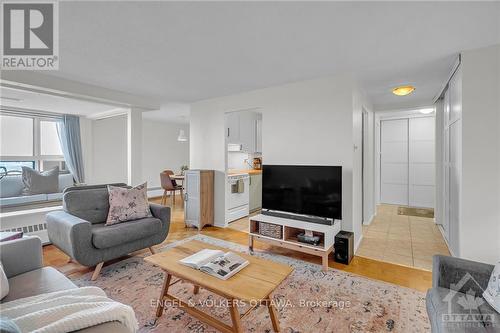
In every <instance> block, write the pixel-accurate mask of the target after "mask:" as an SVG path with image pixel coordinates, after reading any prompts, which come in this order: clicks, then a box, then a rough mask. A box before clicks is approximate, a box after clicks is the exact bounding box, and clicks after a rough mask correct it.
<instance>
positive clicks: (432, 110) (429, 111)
mask: <svg viewBox="0 0 500 333" xmlns="http://www.w3.org/2000/svg"><path fill="white" fill-rule="evenodd" d="M418 111H420V113H423V114H429V113H433V112H434V109H433V108H428V109H420V110H418Z"/></svg>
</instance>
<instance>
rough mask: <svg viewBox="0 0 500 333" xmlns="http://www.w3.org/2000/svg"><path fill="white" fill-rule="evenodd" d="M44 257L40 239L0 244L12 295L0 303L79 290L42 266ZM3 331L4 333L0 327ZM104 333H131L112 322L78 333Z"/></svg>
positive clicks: (51, 269) (52, 269) (0, 255)
mask: <svg viewBox="0 0 500 333" xmlns="http://www.w3.org/2000/svg"><path fill="white" fill-rule="evenodd" d="M42 256H43V255H42V241H41V240H40V238H38V237H35V236H24V237H23V238H20V239H14V240H11V241H6V242H0V260H1V261H2V265H3V268H4V270H5V275H7V278H8V279H9V294H8V295H7V296H5V297H4V298H3V299H2V300H0V303H6V302H10V301H15V300H19V299H22V298H25V297H31V296H36V295H40V294H45V293H51V292H56V291H62V290H68V289H75V288H78V287H77V286H76V285H75V284H74V283H73V282H71V280H69V279H68V278H67V277H66V276H64V274H62V273H60V272H59V271H58V270H57V269H55V268H53V267H43V263H42ZM2 328H3V326H2ZM0 331H2V332H4V331H3V330H2V329H1V328H0ZM9 332H10V331H9ZM103 332H113V333H125V332H129V329H128V328H127V327H125V326H124V325H123V324H121V323H120V322H118V321H110V322H105V323H102V324H99V325H95V326H91V327H87V328H84V329H82V330H79V331H77V333H103Z"/></svg>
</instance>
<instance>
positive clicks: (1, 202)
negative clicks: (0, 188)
mask: <svg viewBox="0 0 500 333" xmlns="http://www.w3.org/2000/svg"><path fill="white" fill-rule="evenodd" d="M43 201H47V194H35V195H23V196H18V197H10V198H0V206H14V205H26V204H29V203H34V202H43Z"/></svg>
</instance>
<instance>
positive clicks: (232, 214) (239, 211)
mask: <svg viewBox="0 0 500 333" xmlns="http://www.w3.org/2000/svg"><path fill="white" fill-rule="evenodd" d="M226 193H227V195H228V198H229V201H228V207H227V212H226V222H227V223H229V222H232V221H235V220H238V219H241V218H242V217H245V216H248V215H249V214H250V205H249V204H250V176H249V175H248V174H247V173H241V174H232V175H228V176H227V186H226Z"/></svg>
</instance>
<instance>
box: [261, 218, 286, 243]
mask: <svg viewBox="0 0 500 333" xmlns="http://www.w3.org/2000/svg"><path fill="white" fill-rule="evenodd" d="M259 234H261V235H262V236H266V237H271V238H277V239H281V238H283V237H282V235H283V226H281V225H277V224H272V223H266V222H260V223H259Z"/></svg>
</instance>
